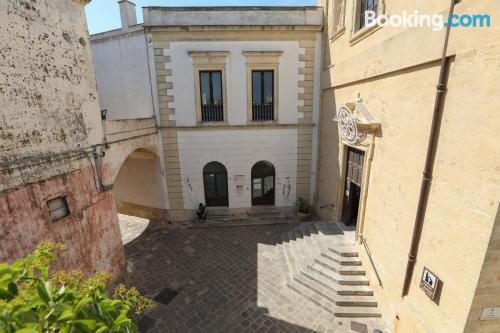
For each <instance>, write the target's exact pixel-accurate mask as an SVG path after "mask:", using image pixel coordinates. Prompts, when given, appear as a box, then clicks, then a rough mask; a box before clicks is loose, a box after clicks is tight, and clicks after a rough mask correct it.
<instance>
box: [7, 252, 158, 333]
mask: <svg viewBox="0 0 500 333" xmlns="http://www.w3.org/2000/svg"><path fill="white" fill-rule="evenodd" d="M61 250H63V245H62V244H53V243H50V242H44V243H42V244H40V245H39V246H38V247H37V248H36V250H35V251H34V252H33V253H31V254H29V255H28V256H26V257H25V258H22V259H19V260H17V261H15V262H14V263H13V264H11V265H9V264H6V263H2V264H0V332H2V333H3V332H5V333H38V332H43V333H48V332H60V333H65V332H66V333H79V332H84V333H87V332H99V333H103V332H127V333H128V332H130V333H132V332H137V325H136V324H135V322H134V321H133V320H132V319H131V316H133V315H134V314H136V315H138V314H140V313H141V312H142V311H144V310H145V309H149V308H152V307H154V302H153V301H152V300H150V299H149V298H146V297H144V296H141V295H140V294H139V292H138V291H137V290H136V289H135V288H131V289H127V288H126V287H125V286H124V285H118V287H116V288H115V291H114V294H113V296H112V297H108V295H107V292H106V290H107V288H108V284H109V282H110V280H111V275H110V274H108V273H97V274H95V275H94V276H93V277H91V278H89V279H85V278H84V277H83V275H82V273H81V272H72V273H66V272H62V271H59V272H56V273H54V274H51V275H49V269H50V262H52V261H53V260H55V259H56V255H55V254H54V253H55V252H56V251H61Z"/></svg>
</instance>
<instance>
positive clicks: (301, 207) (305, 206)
mask: <svg viewBox="0 0 500 333" xmlns="http://www.w3.org/2000/svg"><path fill="white" fill-rule="evenodd" d="M296 205H297V211H298V212H299V213H301V214H309V213H310V212H311V210H312V206H311V204H310V203H309V201H307V200H306V199H304V198H301V197H299V201H298V202H297V204H296Z"/></svg>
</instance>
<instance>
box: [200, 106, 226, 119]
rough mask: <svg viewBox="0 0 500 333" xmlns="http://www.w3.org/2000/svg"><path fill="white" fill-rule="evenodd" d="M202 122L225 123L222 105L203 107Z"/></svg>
mask: <svg viewBox="0 0 500 333" xmlns="http://www.w3.org/2000/svg"><path fill="white" fill-rule="evenodd" d="M201 121H203V122H217V121H224V108H223V106H222V105H202V106H201Z"/></svg>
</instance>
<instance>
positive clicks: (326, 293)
mask: <svg viewBox="0 0 500 333" xmlns="http://www.w3.org/2000/svg"><path fill="white" fill-rule="evenodd" d="M294 280H295V282H297V283H299V284H301V285H302V286H304V287H306V288H308V289H309V290H311V291H312V292H313V293H315V294H317V295H319V296H321V297H324V298H326V299H327V300H328V301H330V302H333V303H335V304H336V305H338V306H360V307H361V306H370V307H376V306H377V301H376V300H375V298H374V297H373V296H361V295H339V294H337V293H336V292H335V291H332V290H331V289H329V288H326V287H324V286H323V285H321V284H320V283H317V282H316V281H314V280H311V279H307V278H306V277H305V276H303V275H296V276H295V277H294Z"/></svg>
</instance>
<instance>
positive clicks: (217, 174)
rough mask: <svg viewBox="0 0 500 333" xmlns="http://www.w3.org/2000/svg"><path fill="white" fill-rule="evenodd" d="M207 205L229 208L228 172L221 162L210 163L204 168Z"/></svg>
mask: <svg viewBox="0 0 500 333" xmlns="http://www.w3.org/2000/svg"><path fill="white" fill-rule="evenodd" d="M203 185H204V187H205V204H206V205H207V206H228V205H229V199H228V195H227V171H226V167H225V166H224V165H223V164H222V163H219V162H210V163H208V164H207V165H205V167H204V168H203Z"/></svg>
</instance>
